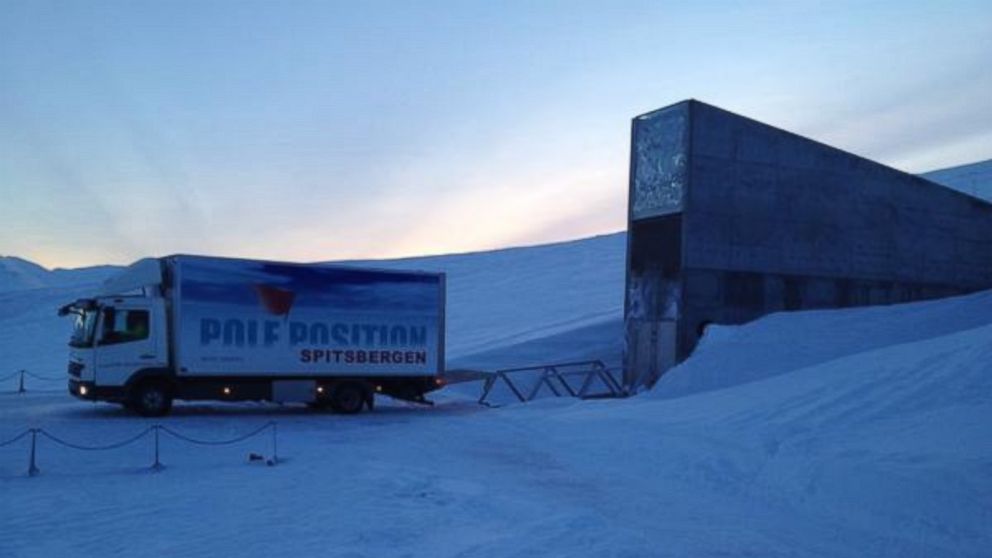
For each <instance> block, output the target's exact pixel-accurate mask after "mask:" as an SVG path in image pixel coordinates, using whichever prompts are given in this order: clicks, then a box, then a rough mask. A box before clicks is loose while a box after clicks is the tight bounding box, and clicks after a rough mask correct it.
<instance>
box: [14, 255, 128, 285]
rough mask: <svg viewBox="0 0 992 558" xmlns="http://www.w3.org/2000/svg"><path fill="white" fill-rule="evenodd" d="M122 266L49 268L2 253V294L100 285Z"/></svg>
mask: <svg viewBox="0 0 992 558" xmlns="http://www.w3.org/2000/svg"><path fill="white" fill-rule="evenodd" d="M119 269H120V266H114V265H97V266H91V267H80V268H76V269H62V268H56V269H52V270H49V269H45V268H44V267H42V266H40V265H38V264H36V263H34V262H32V261H28V260H25V259H24V258H18V257H17V256H0V293H5V292H11V291H19V290H25V289H50V288H62V287H74V286H79V285H87V284H97V283H100V282H101V281H103V280H104V279H106V278H107V277H109V276H111V275H112V274H113V273H114V272H116V271H117V270H119Z"/></svg>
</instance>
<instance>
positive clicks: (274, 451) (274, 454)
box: [269, 422, 279, 466]
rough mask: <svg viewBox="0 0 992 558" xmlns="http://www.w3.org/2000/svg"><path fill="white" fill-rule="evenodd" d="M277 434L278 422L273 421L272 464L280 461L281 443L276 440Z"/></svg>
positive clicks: (270, 463)
mask: <svg viewBox="0 0 992 558" xmlns="http://www.w3.org/2000/svg"><path fill="white" fill-rule="evenodd" d="M276 436H277V432H276V423H275V422H273V423H272V461H270V462H269V465H270V466H272V465H275V464H276V463H279V445H278V442H277V441H276Z"/></svg>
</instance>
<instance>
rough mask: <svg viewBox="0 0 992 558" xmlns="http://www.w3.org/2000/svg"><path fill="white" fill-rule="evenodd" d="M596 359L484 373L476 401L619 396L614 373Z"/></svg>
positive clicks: (494, 404) (498, 402)
mask: <svg viewBox="0 0 992 558" xmlns="http://www.w3.org/2000/svg"><path fill="white" fill-rule="evenodd" d="M619 372H621V370H620V369H619V368H609V367H607V366H606V365H605V364H603V362H602V361H600V360H585V361H578V362H563V363H555V364H542V365H538V366H527V367H523V368H508V369H505V370H497V371H495V372H492V373H489V374H487V375H486V378H485V380H484V382H483V386H482V395H481V396H480V397H479V403H480V404H482V405H486V406H489V407H499V406H502V405H506V404H510V403H526V402H528V401H533V400H534V399H540V398H544V397H576V398H580V399H602V398H610V397H622V396H623V395H624V392H623V388H622V387H621V386H620V382H619V381H618V380H617V378H616V376H615V374H616V373H619Z"/></svg>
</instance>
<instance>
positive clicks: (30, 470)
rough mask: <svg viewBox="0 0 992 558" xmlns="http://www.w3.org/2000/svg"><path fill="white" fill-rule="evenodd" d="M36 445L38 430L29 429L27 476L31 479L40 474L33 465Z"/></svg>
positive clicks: (36, 466) (34, 464)
mask: <svg viewBox="0 0 992 558" xmlns="http://www.w3.org/2000/svg"><path fill="white" fill-rule="evenodd" d="M37 445H38V429H37V428H32V429H31V461H29V462H28V476H29V477H33V476H35V475H37V474H38V473H40V472H41V470H40V469H38V465H37V464H36V463H35V447H36V446H37Z"/></svg>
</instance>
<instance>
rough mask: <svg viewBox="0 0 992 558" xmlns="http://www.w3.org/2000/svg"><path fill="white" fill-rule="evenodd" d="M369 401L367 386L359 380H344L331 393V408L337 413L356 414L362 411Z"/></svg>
mask: <svg viewBox="0 0 992 558" xmlns="http://www.w3.org/2000/svg"><path fill="white" fill-rule="evenodd" d="M366 401H368V393H367V390H366V389H365V386H363V385H362V384H360V383H358V382H342V383H340V384H338V385H337V386H336V387H335V388H334V391H333V392H332V393H331V408H332V409H334V412H335V413H341V414H343V415H354V414H357V413H360V412H362V407H364V406H365V402H366Z"/></svg>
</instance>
